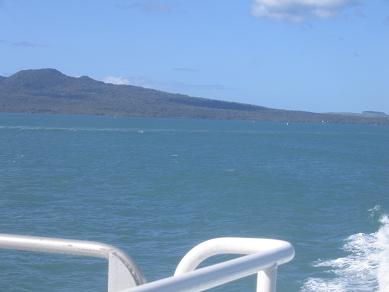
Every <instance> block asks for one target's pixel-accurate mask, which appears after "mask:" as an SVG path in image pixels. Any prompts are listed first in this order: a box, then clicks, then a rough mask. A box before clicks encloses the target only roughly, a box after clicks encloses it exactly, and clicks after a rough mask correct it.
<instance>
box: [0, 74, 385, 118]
mask: <svg viewBox="0 0 389 292" xmlns="http://www.w3.org/2000/svg"><path fill="white" fill-rule="evenodd" d="M0 112H29V113H42V112H43V113H52V114H92V115H112V116H134V117H135V116H136V117H139V116H140V117H187V118H202V119H204V118H205V119H239V120H266V121H285V122H323V123H324V122H334V123H344V122H345V123H379V124H389V117H385V116H371V117H370V116H369V117H366V116H358V115H355V116H353V115H341V114H334V113H330V114H321V113H313V112H305V111H290V110H282V109H273V108H267V107H263V106H258V105H251V104H245V103H239V102H230V101H222V100H216V99H208V98H201V97H192V96H188V95H185V94H177V93H168V92H164V91H161V90H157V89H149V88H144V87H139V86H134V85H114V84H108V83H104V82H102V81H98V80H95V79H92V78H90V77H88V76H81V77H71V76H68V75H65V74H63V73H62V72H60V71H59V70H56V69H53V68H44V69H27V70H21V71H19V72H16V73H15V74H13V75H11V76H9V77H4V78H2V77H0Z"/></svg>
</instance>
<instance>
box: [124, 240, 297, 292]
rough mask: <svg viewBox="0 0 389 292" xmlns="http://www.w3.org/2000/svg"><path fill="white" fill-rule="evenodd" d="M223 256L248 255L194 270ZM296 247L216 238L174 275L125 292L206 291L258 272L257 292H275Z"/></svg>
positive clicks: (187, 258)
mask: <svg viewBox="0 0 389 292" xmlns="http://www.w3.org/2000/svg"><path fill="white" fill-rule="evenodd" d="M220 254H249V255H246V256H242V257H239V258H236V259H233V260H229V261H225V262H222V263H219V264H214V265H211V266H208V267H205V268H200V269H198V270H194V269H195V268H196V267H197V266H198V265H199V264H200V263H201V262H202V261H204V260H205V259H207V258H209V257H211V256H214V255H220ZM293 257H294V248H293V246H292V245H291V244H290V243H289V242H286V241H281V240H274V239H259V238H231V237H226V238H216V239H211V240H208V241H206V242H203V243H201V244H199V245H197V246H196V247H194V248H193V249H192V250H191V251H189V252H188V253H187V255H186V256H185V257H184V258H183V259H182V261H181V262H180V263H179V265H178V266H177V269H176V272H175V275H174V276H173V277H170V278H165V279H162V280H158V281H155V282H151V283H148V284H144V285H141V286H139V287H135V288H133V289H128V290H124V291H122V292H156V291H164V292H178V291H185V292H190V291H193V292H194V291H203V290H206V289H210V288H214V287H217V286H220V285H222V284H225V283H228V282H232V281H234V280H237V279H240V278H243V277H246V276H249V275H252V274H255V273H258V278H257V279H258V283H257V291H258V292H259V291H260V292H274V291H275V290H276V277H277V266H279V265H282V264H284V263H287V262H289V261H291V260H292V259H293Z"/></svg>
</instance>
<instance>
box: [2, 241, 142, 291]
mask: <svg viewBox="0 0 389 292" xmlns="http://www.w3.org/2000/svg"><path fill="white" fill-rule="evenodd" d="M0 249H13V250H23V251H33V252H44V253H60V254H71V255H78V256H87V257H96V258H103V259H107V260H108V292H118V291H121V290H124V289H127V288H130V287H135V286H138V285H142V284H144V283H145V282H146V281H145V279H144V277H143V275H142V273H141V272H140V270H139V269H138V267H137V266H136V264H135V263H134V261H133V260H132V259H131V258H130V257H128V256H127V255H126V254H125V253H124V252H123V251H121V250H120V249H118V248H115V247H113V246H111V245H108V244H104V243H99V242H93V241H81V240H69V239H57V238H48V237H35V236H20V235H11V234H0Z"/></svg>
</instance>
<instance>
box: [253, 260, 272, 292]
mask: <svg viewBox="0 0 389 292" xmlns="http://www.w3.org/2000/svg"><path fill="white" fill-rule="evenodd" d="M276 282H277V266H276V265H274V266H272V267H270V268H268V269H266V270H263V271H260V272H259V273H258V275H257V292H276Z"/></svg>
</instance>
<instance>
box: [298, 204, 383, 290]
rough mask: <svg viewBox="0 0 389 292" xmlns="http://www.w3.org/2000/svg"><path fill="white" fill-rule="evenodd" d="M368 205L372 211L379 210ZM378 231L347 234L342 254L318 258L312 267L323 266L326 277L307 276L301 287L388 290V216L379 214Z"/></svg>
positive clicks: (308, 288) (306, 288)
mask: <svg viewBox="0 0 389 292" xmlns="http://www.w3.org/2000/svg"><path fill="white" fill-rule="evenodd" d="M379 209H380V207H379V206H376V207H374V208H373V209H370V210H369V211H371V215H374V213H375V212H377V211H379ZM379 222H380V227H379V229H378V231H377V232H374V233H370V234H366V233H357V234H354V235H351V236H349V237H348V238H347V239H346V240H345V243H344V245H343V248H342V249H343V250H344V251H345V252H346V253H347V254H348V255H347V256H345V257H341V258H337V259H331V260H324V261H321V260H319V261H317V262H314V263H313V266H314V267H320V268H324V269H325V271H326V273H327V274H328V276H329V277H328V278H308V279H307V280H306V281H305V282H304V284H303V287H302V289H301V291H302V292H310V291H316V292H320V291H326V292H331V291H334V292H335V291H336V292H343V291H378V292H388V291H389V277H388V275H389V217H388V216H387V215H384V216H381V218H380V219H379Z"/></svg>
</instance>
